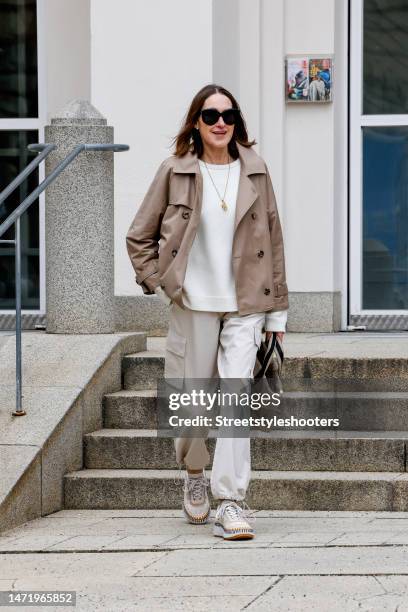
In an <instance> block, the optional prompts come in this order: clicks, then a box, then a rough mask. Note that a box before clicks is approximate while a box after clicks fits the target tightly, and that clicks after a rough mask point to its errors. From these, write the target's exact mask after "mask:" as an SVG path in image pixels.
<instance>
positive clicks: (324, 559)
mask: <svg viewBox="0 0 408 612" xmlns="http://www.w3.org/2000/svg"><path fill="white" fill-rule="evenodd" d="M203 563H205V564H206V568H207V570H206V572H207V574H208V575H212V576H216V575H225V574H227V575H239V574H240V573H242V572H243V563H244V567H245V574H246V575H248V576H250V575H263V576H266V575H276V574H281V575H282V574H287V575H296V574H310V575H313V574H319V575H320V574H326V575H329V574H333V575H342V574H344V575H350V574H358V575H360V574H363V575H364V574H377V573H381V574H406V575H407V576H408V549H407V548H405V547H404V548H403V547H380V546H378V547H352V548H351V547H344V548H339V547H336V548H327V547H326V548H321V547H319V548H296V549H294V548H288V549H280V548H272V547H271V548H269V549H255V548H254V549H249V550H247V551H246V553H245V561H244V562H243V558H242V553H241V552H240V551H239V550H236V551H233V550H222V549H220V550H216V551H215V550H211V549H210V550H205V551H203V550H182V551H180V550H175V551H172V552H170V553H169V554H168V555H167V556H166V558H165V560H164V559H160V560H158V561H157V562H156V563H155V564H154V565H151V566H150V567H148V568H146V569H145V570H142V571H141V572H140V575H142V576H183V575H187V576H197V575H200V573H201V572H202V564H203Z"/></svg>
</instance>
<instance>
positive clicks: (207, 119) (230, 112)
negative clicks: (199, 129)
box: [200, 108, 239, 125]
mask: <svg viewBox="0 0 408 612" xmlns="http://www.w3.org/2000/svg"><path fill="white" fill-rule="evenodd" d="M200 115H201V118H202V120H203V121H204V123H205V124H206V125H215V124H216V123H217V121H218V119H219V118H220V117H222V118H223V120H224V123H225V124H226V125H234V123H236V121H237V119H238V117H239V109H238V108H227V110H225V111H222V113H220V111H218V110H217V109H216V108H205V109H203V110H202V111H201V112H200Z"/></svg>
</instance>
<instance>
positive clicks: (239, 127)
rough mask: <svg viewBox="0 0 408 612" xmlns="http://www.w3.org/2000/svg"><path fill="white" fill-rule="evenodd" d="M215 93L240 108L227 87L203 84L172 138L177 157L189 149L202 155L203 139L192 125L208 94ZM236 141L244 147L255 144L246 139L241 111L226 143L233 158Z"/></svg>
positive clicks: (246, 134) (236, 151) (235, 153)
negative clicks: (178, 129)
mask: <svg viewBox="0 0 408 612" xmlns="http://www.w3.org/2000/svg"><path fill="white" fill-rule="evenodd" d="M215 93H220V94H223V95H224V96H227V98H229V99H230V100H231V102H232V106H233V108H238V109H239V110H241V109H240V108H239V104H238V102H237V101H236V99H235V98H234V96H233V95H232V93H230V92H229V91H228V90H227V89H225V88H224V87H221V85H215V84H214V83H211V84H210V85H205V86H204V87H203V88H202V89H200V91H199V92H198V93H196V95H195V96H194V98H193V100H192V102H191V104H190V108H189V109H188V111H187V114H186V115H185V117H184V119H183V123H182V127H181V129H180V131H179V133H178V134H177V136H176V137H175V138H174V139H173V145H174V146H175V150H174V154H175V155H176V156H177V157H182V156H183V155H185V154H186V153H188V152H189V151H191V152H192V153H196V154H197V156H198V157H201V156H202V154H203V152H204V146H203V141H202V139H201V136H200V132H199V131H198V130H196V129H195V128H194V125H195V123H196V122H197V120H198V118H199V116H200V111H201V109H202V107H203V105H204V102H205V101H206V99H207V98H208V97H209V96H212V95H213V94H215ZM237 142H239V144H241V145H243V146H244V147H252V146H253V145H254V144H256V141H255V140H251V141H249V140H248V131H247V127H246V123H245V120H244V118H243V116H242V113H241V112H240V113H239V118H238V120H237V122H236V123H235V126H234V132H233V135H232V138H231V140H230V142H229V143H228V151H229V154H230V155H231V157H233V158H234V159H236V158H237V157H238V156H239V154H238V149H237V145H236V143H237Z"/></svg>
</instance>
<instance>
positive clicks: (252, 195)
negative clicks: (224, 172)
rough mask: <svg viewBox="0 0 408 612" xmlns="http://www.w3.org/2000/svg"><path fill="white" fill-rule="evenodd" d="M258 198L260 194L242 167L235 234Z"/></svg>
mask: <svg viewBox="0 0 408 612" xmlns="http://www.w3.org/2000/svg"><path fill="white" fill-rule="evenodd" d="M257 197H258V192H257V190H256V189H255V187H254V184H253V182H252V181H251V179H250V178H249V177H248V175H247V174H246V173H245V169H244V168H243V167H242V166H241V174H240V177H239V185H238V195H237V204H236V208H235V221H234V233H235V231H236V229H237V227H238V224H239V222H240V221H241V219H242V217H243V216H244V215H245V213H246V212H247V211H248V210H249V208H251V206H252V204H253V203H254V202H255V200H256V199H257Z"/></svg>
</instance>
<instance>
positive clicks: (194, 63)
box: [91, 0, 212, 295]
mask: <svg viewBox="0 0 408 612" xmlns="http://www.w3.org/2000/svg"><path fill="white" fill-rule="evenodd" d="M91 33H92V37H91V58H92V88H91V89H92V93H91V101H92V104H94V106H96V108H98V110H100V111H101V113H102V114H103V115H105V116H106V117H107V119H108V123H109V124H111V125H113V126H114V127H115V141H116V142H118V143H127V144H129V145H130V151H129V152H128V153H120V154H116V155H115V293H116V295H137V294H142V290H141V289H140V287H138V286H137V285H136V284H135V279H134V272H133V268H132V266H131V264H130V261H129V258H128V256H127V252H126V245H125V235H126V232H127V230H128V227H129V225H130V223H131V220H132V218H133V216H134V214H135V213H136V210H137V208H138V206H139V204H140V202H141V200H142V198H143V196H144V194H145V193H146V190H147V188H148V186H149V184H150V182H151V181H152V179H153V176H154V173H155V171H156V169H157V167H158V166H159V164H160V162H161V161H162V160H163V159H164V158H165V157H168V156H169V155H171V149H170V143H171V139H172V138H173V137H174V136H175V135H176V133H177V131H178V129H179V126H180V123H181V120H182V118H183V116H184V114H185V112H186V111H187V107H188V105H189V103H190V102H191V98H192V95H193V94H194V93H195V92H196V91H198V90H199V89H200V88H201V87H202V86H203V85H205V84H206V83H208V82H211V80H212V1H211V0H199V1H198V0H195V1H194V2H192V1H191V0H172V1H171V2H169V1H168V0H154V1H152V2H145V1H143V2H142V1H140V0H116V1H115V2H112V0H91Z"/></svg>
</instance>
